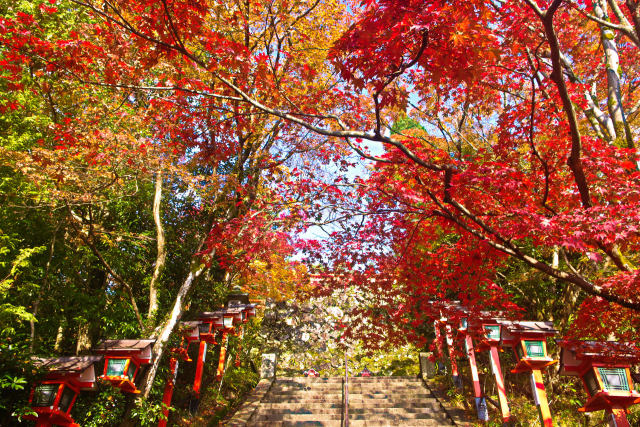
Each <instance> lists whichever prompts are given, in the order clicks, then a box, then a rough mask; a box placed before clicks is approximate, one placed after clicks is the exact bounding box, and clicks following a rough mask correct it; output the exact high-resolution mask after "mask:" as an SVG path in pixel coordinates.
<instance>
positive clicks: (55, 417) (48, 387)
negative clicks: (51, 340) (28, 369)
mask: <svg viewBox="0 0 640 427" xmlns="http://www.w3.org/2000/svg"><path fill="white" fill-rule="evenodd" d="M100 360H102V356H71V357H58V358H48V359H44V358H36V359H35V360H34V362H35V365H36V366H39V367H42V368H45V369H47V370H48V371H47V373H46V376H45V378H44V380H42V381H41V382H40V383H39V384H37V385H36V386H35V387H33V388H32V390H31V396H30V398H29V403H30V404H31V409H33V411H34V412H35V413H36V414H37V415H35V416H34V415H28V416H26V417H25V418H26V419H28V420H32V421H35V422H36V426H37V427H49V426H54V425H55V426H63V427H79V425H78V424H76V423H75V422H74V420H73V418H72V417H71V409H72V408H73V404H74V403H75V401H76V398H77V397H78V394H80V391H82V390H95V388H96V375H95V370H94V367H93V365H94V363H97V362H99V361H100Z"/></svg>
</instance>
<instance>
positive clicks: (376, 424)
mask: <svg viewBox="0 0 640 427" xmlns="http://www.w3.org/2000/svg"><path fill="white" fill-rule="evenodd" d="M452 425H453V424H452V423H451V422H450V421H448V420H440V419H432V420H405V421H400V420H397V421H391V420H382V421H366V420H349V427H400V426H402V427H419V426H420V427H421V426H452Z"/></svg>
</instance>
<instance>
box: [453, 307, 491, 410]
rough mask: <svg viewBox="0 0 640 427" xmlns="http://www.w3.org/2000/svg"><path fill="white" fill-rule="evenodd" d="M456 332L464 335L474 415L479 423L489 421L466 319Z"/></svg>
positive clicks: (461, 322) (462, 319)
mask: <svg viewBox="0 0 640 427" xmlns="http://www.w3.org/2000/svg"><path fill="white" fill-rule="evenodd" d="M458 331H459V332H460V333H462V334H464V344H465V345H464V346H465V350H466V352H467V358H468V359H469V368H470V370H471V381H472V382H473V395H474V397H475V404H476V413H477V414H478V419H479V420H480V421H489V411H488V410H487V400H486V399H485V397H484V395H483V393H482V387H481V386H480V376H479V375H478V363H477V362H476V352H475V349H474V348H473V337H471V334H469V332H468V318H467V317H463V318H461V319H460V327H459V328H458Z"/></svg>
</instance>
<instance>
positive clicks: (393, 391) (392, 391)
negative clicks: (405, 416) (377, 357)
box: [278, 386, 431, 395]
mask: <svg viewBox="0 0 640 427" xmlns="http://www.w3.org/2000/svg"><path fill="white" fill-rule="evenodd" d="M278 391H289V390H278ZM340 392H342V390H340ZM424 393H427V394H431V393H430V392H429V390H428V389H425V388H424V387H415V388H389V387H385V388H361V387H354V386H351V387H349V394H385V395H405V394H408V395H414V394H424Z"/></svg>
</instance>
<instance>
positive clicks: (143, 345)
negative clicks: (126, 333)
mask: <svg viewBox="0 0 640 427" xmlns="http://www.w3.org/2000/svg"><path fill="white" fill-rule="evenodd" d="M155 342H156V340H155V339H149V340H104V341H102V342H101V343H100V344H98V345H97V346H96V347H94V348H93V350H94V351H96V352H100V353H105V352H111V351H135V350H146V349H147V348H148V347H151V346H152V345H153V344H155Z"/></svg>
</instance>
